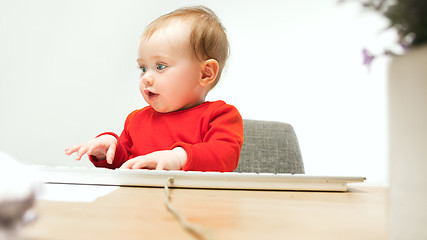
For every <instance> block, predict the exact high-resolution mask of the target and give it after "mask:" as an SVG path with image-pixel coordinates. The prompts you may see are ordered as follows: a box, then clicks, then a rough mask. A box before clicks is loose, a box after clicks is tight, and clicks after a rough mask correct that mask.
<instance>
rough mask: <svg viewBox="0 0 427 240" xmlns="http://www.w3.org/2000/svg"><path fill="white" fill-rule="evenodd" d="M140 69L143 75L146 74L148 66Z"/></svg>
mask: <svg viewBox="0 0 427 240" xmlns="http://www.w3.org/2000/svg"><path fill="white" fill-rule="evenodd" d="M139 68H140V69H141V71H142V73H145V72H147V70H148V69H147V67H146V66H141V67H139Z"/></svg>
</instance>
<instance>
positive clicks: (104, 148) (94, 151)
mask: <svg viewBox="0 0 427 240" xmlns="http://www.w3.org/2000/svg"><path fill="white" fill-rule="evenodd" d="M116 146H117V139H116V138H115V137H114V136H111V135H102V136H99V137H97V138H95V139H92V140H90V141H89V142H87V143H84V144H79V145H75V146H72V147H69V148H66V149H65V154H67V155H71V154H73V153H76V160H80V159H81V158H82V156H83V155H84V154H87V155H88V156H89V155H92V156H94V157H96V159H98V160H105V159H106V160H107V162H108V163H109V164H112V163H113V159H114V155H115V152H116Z"/></svg>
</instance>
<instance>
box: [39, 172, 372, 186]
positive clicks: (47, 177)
mask: <svg viewBox="0 0 427 240" xmlns="http://www.w3.org/2000/svg"><path fill="white" fill-rule="evenodd" d="M34 168H36V169H37V170H38V171H39V172H40V173H41V177H42V180H43V181H44V182H46V183H69V184H94V185H112V186H149V187H163V186H164V185H165V184H166V181H167V180H168V178H170V177H172V178H173V180H174V181H173V184H172V185H171V187H178V188H215V189H265V190H305V191H347V183H357V182H363V181H364V180H365V179H366V178H364V177H344V176H313V175H305V174H280V173H278V174H274V173H236V172H224V173H223V172H197V171H166V170H147V169H136V170H127V169H116V170H111V169H105V168H95V167H93V168H89V167H84V168H83V167H82V168H81V167H62V166H61V167H53V166H34Z"/></svg>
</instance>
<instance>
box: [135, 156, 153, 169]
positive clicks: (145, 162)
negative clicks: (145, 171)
mask: <svg viewBox="0 0 427 240" xmlns="http://www.w3.org/2000/svg"><path fill="white" fill-rule="evenodd" d="M156 165H157V163H156V162H154V163H153V162H151V161H150V160H149V159H148V158H147V157H145V156H144V157H139V158H138V161H136V162H135V164H134V165H133V166H132V169H142V168H151V169H153V168H156Z"/></svg>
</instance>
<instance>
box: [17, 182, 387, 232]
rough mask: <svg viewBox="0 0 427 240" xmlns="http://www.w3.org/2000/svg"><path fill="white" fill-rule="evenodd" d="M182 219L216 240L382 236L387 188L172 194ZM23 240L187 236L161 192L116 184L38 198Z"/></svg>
mask: <svg viewBox="0 0 427 240" xmlns="http://www.w3.org/2000/svg"><path fill="white" fill-rule="evenodd" d="M171 197H172V203H173V205H174V206H175V207H176V208H177V210H178V211H179V212H180V213H181V214H183V215H184V216H185V218H186V219H187V220H188V221H190V222H192V223H196V224H198V225H200V226H202V227H204V228H207V229H209V230H211V232H213V234H214V236H215V239H328V240H331V239H340V240H341V239H357V240H360V239H365V240H366V239H375V240H380V239H387V229H386V217H387V216H386V215H387V189H386V188H378V187H359V186H358V187H354V188H350V191H349V192H344V193H341V192H294V191H240V190H203V189H171ZM36 211H37V212H38V213H39V219H38V220H37V221H36V222H34V223H32V224H31V225H29V226H27V227H25V228H24V231H23V232H22V235H23V239H25V240H36V239H43V240H45V239H46V240H48V239H55V240H56V239H103V240H104V239H192V237H191V236H190V235H189V234H188V233H186V232H185V231H184V230H183V229H182V228H181V226H180V225H179V223H178V222H177V221H176V220H175V219H174V218H173V217H172V215H171V214H170V213H169V212H168V211H167V209H166V208H165V205H164V190H163V189H162V188H136V187H134V188H132V187H121V188H119V189H117V190H115V191H114V192H112V193H110V194H108V195H106V196H104V197H101V198H99V199H98V200H96V201H94V202H91V203H76V202H51V201H40V202H38V204H37V206H36Z"/></svg>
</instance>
